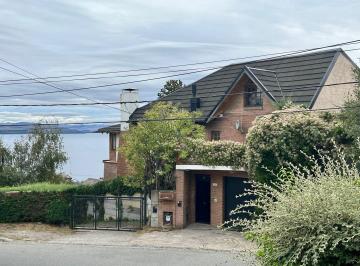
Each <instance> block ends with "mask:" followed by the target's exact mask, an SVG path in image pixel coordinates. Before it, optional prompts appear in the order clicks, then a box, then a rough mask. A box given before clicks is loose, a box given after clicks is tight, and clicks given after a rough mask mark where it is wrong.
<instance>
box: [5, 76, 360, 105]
mask: <svg viewBox="0 0 360 266" xmlns="http://www.w3.org/2000/svg"><path fill="white" fill-rule="evenodd" d="M351 84H359V82H357V81H348V82H339V83H331V84H324V85H322V86H320V85H318V84H307V85H304V86H299V87H296V86H292V87H291V88H292V89H290V88H288V89H282V91H283V92H299V91H301V92H303V91H313V90H314V89H315V88H319V87H332V86H341V85H351ZM282 87H289V86H282ZM276 92H277V91H276ZM252 93H254V92H234V93H221V94H220V93H219V94H212V95H208V96H199V97H197V98H200V99H207V98H213V97H220V96H229V95H246V94H252ZM264 93H265V92H264ZM270 93H271V91H270ZM0 97H1V96H0ZM285 97H291V95H289V96H286V95H285ZM186 99H189V98H188V97H187V98H186ZM186 99H185V100H186ZM173 101H174V100H166V99H156V100H141V101H113V102H98V103H50V104H0V107H52V106H91V105H101V104H107V105H110V104H127V103H150V102H173Z"/></svg>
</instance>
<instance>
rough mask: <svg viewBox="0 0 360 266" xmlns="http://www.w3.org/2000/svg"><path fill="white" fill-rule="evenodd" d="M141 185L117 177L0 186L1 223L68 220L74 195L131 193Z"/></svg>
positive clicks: (61, 222)
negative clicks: (81, 182) (80, 182)
mask: <svg viewBox="0 0 360 266" xmlns="http://www.w3.org/2000/svg"><path fill="white" fill-rule="evenodd" d="M137 192H141V189H140V188H137V187H130V186H127V185H125V184H124V181H123V178H122V177H118V178H115V179H113V180H109V181H102V182H98V183H96V184H94V185H74V184H49V183H36V184H29V185H22V186H17V187H2V188H0V223H1V222H3V223H12V222H43V223H50V224H68V223H69V221H70V220H69V219H70V211H69V207H70V204H71V199H72V196H73V195H105V194H107V193H110V194H113V195H133V194H135V193H137Z"/></svg>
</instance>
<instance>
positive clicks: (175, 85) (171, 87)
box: [158, 79, 185, 98]
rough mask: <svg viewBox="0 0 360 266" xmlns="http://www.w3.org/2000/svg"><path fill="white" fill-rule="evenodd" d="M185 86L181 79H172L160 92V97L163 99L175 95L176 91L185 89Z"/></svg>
mask: <svg viewBox="0 0 360 266" xmlns="http://www.w3.org/2000/svg"><path fill="white" fill-rule="evenodd" d="M184 86H185V85H184V84H183V83H182V81H181V80H180V79H178V80H175V79H171V80H168V81H166V83H165V85H164V87H163V88H162V89H161V90H160V92H159V93H158V97H159V98H162V97H164V96H166V95H169V94H170V93H173V92H174V91H176V90H178V89H180V88H182V87H184Z"/></svg>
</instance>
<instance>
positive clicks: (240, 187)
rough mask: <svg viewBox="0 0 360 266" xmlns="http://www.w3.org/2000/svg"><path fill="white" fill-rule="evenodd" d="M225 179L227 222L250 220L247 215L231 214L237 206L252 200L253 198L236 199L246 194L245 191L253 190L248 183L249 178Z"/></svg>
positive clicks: (227, 177)
mask: <svg viewBox="0 0 360 266" xmlns="http://www.w3.org/2000/svg"><path fill="white" fill-rule="evenodd" d="M224 178H225V189H224V190H225V221H228V220H230V219H231V218H232V219H236V218H239V219H244V218H249V215H248V214H246V213H242V214H236V215H235V214H232V215H230V212H231V211H232V210H234V209H235V208H236V206H237V205H239V204H243V203H245V201H246V200H249V199H251V196H246V197H240V198H239V197H236V196H238V195H240V194H243V193H244V192H245V189H251V186H250V184H248V183H246V181H248V179H247V178H243V177H232V176H231V177H229V176H226V177H224Z"/></svg>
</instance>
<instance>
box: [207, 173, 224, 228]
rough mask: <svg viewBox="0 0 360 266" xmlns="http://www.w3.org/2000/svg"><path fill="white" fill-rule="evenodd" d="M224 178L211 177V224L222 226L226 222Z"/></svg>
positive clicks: (215, 175) (213, 175) (218, 176)
mask: <svg viewBox="0 0 360 266" xmlns="http://www.w3.org/2000/svg"><path fill="white" fill-rule="evenodd" d="M223 181H224V178H223V176H221V175H218V174H212V175H211V184H210V186H211V188H210V191H211V192H210V193H211V194H210V201H211V202H210V223H211V225H221V224H222V223H223V222H224V183H223Z"/></svg>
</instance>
